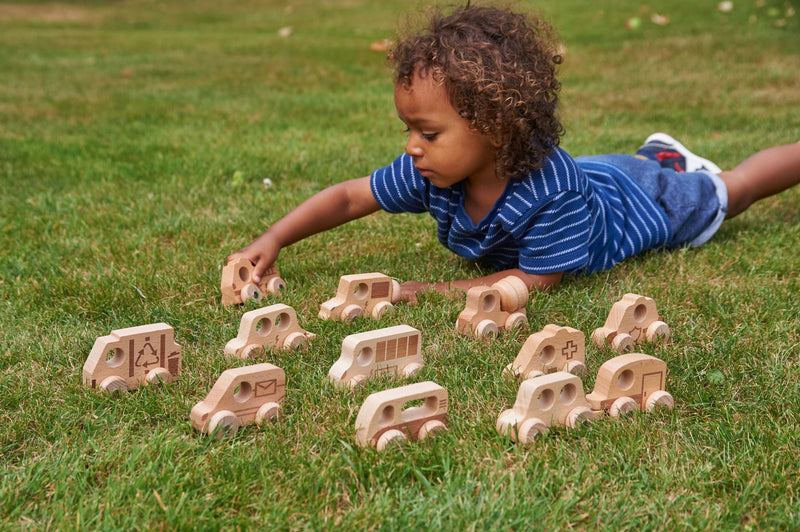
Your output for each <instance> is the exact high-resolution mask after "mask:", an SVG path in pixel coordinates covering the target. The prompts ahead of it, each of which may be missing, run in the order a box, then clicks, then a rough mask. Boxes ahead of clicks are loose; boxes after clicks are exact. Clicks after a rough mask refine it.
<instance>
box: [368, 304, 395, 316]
mask: <svg viewBox="0 0 800 532" xmlns="http://www.w3.org/2000/svg"><path fill="white" fill-rule="evenodd" d="M393 308H394V305H392V304H391V303H389V302H388V301H380V302H378V303H377V304H376V305H375V307H374V308H373V309H372V317H373V318H375V319H376V320H379V319H381V318H382V317H383V315H384V314H386V313H387V312H389V311H391V310H392V309H393Z"/></svg>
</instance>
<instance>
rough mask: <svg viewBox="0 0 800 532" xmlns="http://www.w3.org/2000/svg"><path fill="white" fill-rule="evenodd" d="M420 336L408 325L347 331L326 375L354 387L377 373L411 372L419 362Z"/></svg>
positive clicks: (332, 380)
mask: <svg viewBox="0 0 800 532" xmlns="http://www.w3.org/2000/svg"><path fill="white" fill-rule="evenodd" d="M421 337H422V335H421V333H420V332H419V331H418V330H417V329H415V328H414V327H409V326H408V325H397V326H395V327H387V328H385V329H378V330H375V331H367V332H363V333H358V334H351V335H350V336H347V337H346V338H345V339H344V340H343V341H342V354H341V356H340V357H339V360H337V361H336V362H335V363H334V364H333V366H331V369H330V371H329V372H328V377H329V378H330V380H331V382H333V383H334V384H335V385H336V386H351V387H356V386H359V385H360V384H363V383H364V381H366V380H367V379H371V378H373V377H376V376H378V375H397V376H411V375H414V374H415V373H417V372H418V371H419V370H420V368H422V366H423V360H422V351H421V345H420V344H421Z"/></svg>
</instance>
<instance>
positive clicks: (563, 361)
mask: <svg viewBox="0 0 800 532" xmlns="http://www.w3.org/2000/svg"><path fill="white" fill-rule="evenodd" d="M556 371H568V372H570V373H573V374H575V375H580V376H585V375H586V336H584V334H583V333H582V332H581V331H579V330H577V329H573V328H572V327H559V326H558V325H553V324H550V325H546V326H545V327H544V329H542V330H541V331H539V332H536V333H534V334H532V335H530V336H529V337H528V339H527V340H525V344H523V346H522V349H520V351H519V354H518V355H517V358H516V359H514V362H512V363H511V364H509V365H508V366H506V369H505V372H504V373H505V374H506V375H508V376H511V377H514V378H516V379H519V380H524V379H530V378H532V377H538V376H540V375H545V374H547V373H553V372H556Z"/></svg>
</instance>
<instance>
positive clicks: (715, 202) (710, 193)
mask: <svg viewBox="0 0 800 532" xmlns="http://www.w3.org/2000/svg"><path fill="white" fill-rule="evenodd" d="M579 159H580V158H579ZM591 159H595V160H598V159H599V160H603V161H605V162H608V163H611V164H613V165H614V166H617V167H618V168H620V169H621V170H623V171H624V172H625V173H627V174H628V175H629V176H631V177H632V178H633V179H634V180H635V181H636V182H637V183H639V185H641V187H642V188H643V189H644V191H645V192H647V193H648V194H649V195H650V197H652V198H653V199H654V200H655V202H656V204H658V205H659V206H660V207H661V208H662V209H664V212H665V213H666V214H667V218H668V219H669V222H670V224H671V225H672V240H670V242H669V244H668V246H669V247H681V246H687V245H688V246H691V247H696V246H700V245H702V244H705V243H706V242H708V240H709V239H710V238H711V237H712V236H714V233H716V232H717V230H718V229H719V226H720V225H722V221H723V220H724V219H725V214H726V213H727V212H728V189H727V188H726V187H725V183H724V182H723V181H722V179H720V178H719V176H717V175H716V174H713V173H711V172H708V171H705V170H702V171H699V172H676V171H675V170H672V169H670V168H662V167H661V165H660V164H659V163H658V162H656V161H653V160H649V159H640V158H638V157H635V156H633V155H622V154H619V155H599V156H591Z"/></svg>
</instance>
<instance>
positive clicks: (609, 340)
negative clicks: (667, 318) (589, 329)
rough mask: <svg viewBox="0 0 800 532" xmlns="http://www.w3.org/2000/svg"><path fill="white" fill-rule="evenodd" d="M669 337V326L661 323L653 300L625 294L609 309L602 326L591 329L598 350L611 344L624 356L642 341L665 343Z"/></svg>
mask: <svg viewBox="0 0 800 532" xmlns="http://www.w3.org/2000/svg"><path fill="white" fill-rule="evenodd" d="M669 334H670V330H669V326H668V325H667V324H666V323H664V322H663V321H661V318H660V317H659V316H658V310H656V302H655V301H654V300H653V299H652V298H649V297H645V296H640V295H638V294H625V295H624V296H622V299H620V300H619V301H617V302H616V303H614V305H613V306H612V307H611V311H610V312H609V313H608V318H607V319H606V323H605V325H603V326H602V327H600V328H597V329H595V330H594V332H593V333H592V340H593V341H594V343H595V345H597V346H598V347H603V346H604V345H606V344H611V347H613V348H614V350H615V351H617V352H618V353H623V352H625V351H630V350H631V349H632V348H633V346H634V344H636V343H639V342H641V341H643V340H645V339H646V340H647V341H648V342H654V341H656V340H657V339H663V340H667V339H669Z"/></svg>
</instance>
